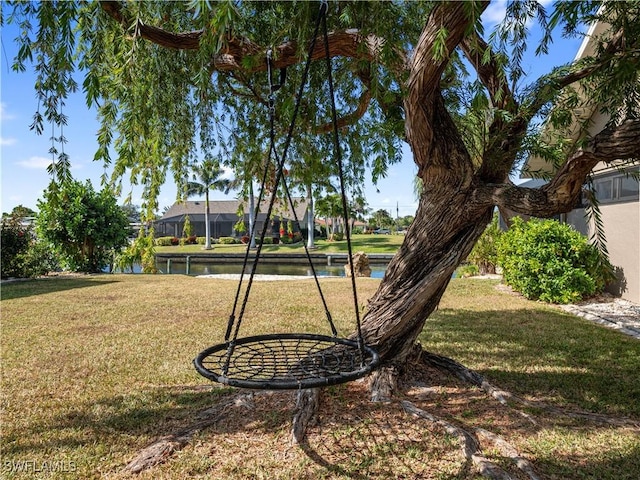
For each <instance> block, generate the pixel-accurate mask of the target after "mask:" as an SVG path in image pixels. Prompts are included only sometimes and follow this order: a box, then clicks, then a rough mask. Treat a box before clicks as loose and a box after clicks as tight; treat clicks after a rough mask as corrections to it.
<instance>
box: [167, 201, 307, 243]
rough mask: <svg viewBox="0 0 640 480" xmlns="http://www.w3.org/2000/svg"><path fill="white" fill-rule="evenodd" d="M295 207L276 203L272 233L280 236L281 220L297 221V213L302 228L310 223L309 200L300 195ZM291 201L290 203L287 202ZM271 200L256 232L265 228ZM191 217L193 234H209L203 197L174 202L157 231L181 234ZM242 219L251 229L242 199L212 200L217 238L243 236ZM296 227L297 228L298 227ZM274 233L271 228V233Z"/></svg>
mask: <svg viewBox="0 0 640 480" xmlns="http://www.w3.org/2000/svg"><path fill="white" fill-rule="evenodd" d="M293 202H294V209H292V208H291V206H290V205H285V204H284V202H276V204H275V205H274V208H273V215H272V218H271V224H272V225H271V232H272V233H273V234H274V235H276V236H277V234H278V230H279V227H280V222H288V221H289V220H291V221H292V222H294V225H295V221H294V213H293V212H294V210H295V214H296V216H297V218H298V220H299V221H300V226H301V228H304V226H305V225H306V224H307V223H306V222H307V211H308V210H307V202H306V199H304V198H301V197H298V198H294V199H293ZM287 203H288V202H287ZM267 209H268V203H267V201H264V202H262V205H261V206H260V208H259V211H258V215H257V219H256V233H257V234H258V233H259V232H261V231H262V228H263V226H264V222H265V221H266V211H267ZM187 216H188V217H189V221H190V223H191V226H192V229H193V234H194V235H196V236H198V237H203V236H204V235H205V202H204V201H203V200H195V201H184V202H176V203H174V204H173V205H172V206H171V207H170V208H169V209H168V210H167V211H166V212H165V213H164V215H163V216H162V217H161V218H160V219H158V220H157V221H156V222H155V232H156V236H158V237H165V236H172V237H181V236H182V232H183V229H184V222H185V219H186V217H187ZM240 220H242V221H243V222H244V224H245V229H246V230H245V231H246V232H248V231H249V205H248V202H246V201H241V200H210V201H209V223H210V230H209V231H210V232H211V236H212V237H213V238H220V237H233V236H238V235H240V233H239V232H237V231H236V230H235V229H234V226H235V225H236V224H237V223H238V222H239V221H240ZM294 228H295V227H294ZM267 233H268V234H269V233H270V232H269V231H268V232H267Z"/></svg>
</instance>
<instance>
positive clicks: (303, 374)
mask: <svg viewBox="0 0 640 480" xmlns="http://www.w3.org/2000/svg"><path fill="white" fill-rule="evenodd" d="M194 362H195V365H196V369H197V370H198V372H199V373H200V374H202V375H203V376H205V377H207V378H209V379H211V380H214V381H216V382H220V383H223V384H226V385H231V386H237V387H244V388H261V389H265V388H266V389H295V388H312V387H322V386H328V385H336V384H339V383H344V382H348V381H351V380H355V379H357V378H360V377H362V376H364V375H366V374H367V373H368V372H370V371H371V370H372V369H373V368H374V367H375V366H376V365H377V363H378V355H377V353H376V352H375V351H374V350H373V349H371V348H369V347H366V346H363V347H361V346H359V345H358V343H357V342H356V341H353V340H348V339H340V338H335V337H328V336H324V335H311V334H278V335H261V336H256V337H247V338H241V339H238V340H236V342H235V345H234V346H233V347H232V349H231V351H230V349H229V343H228V342H227V343H223V344H220V345H216V346H214V347H211V348H209V349H207V350H205V351H203V352H202V353H200V355H198V357H197V358H196V359H195V361H194Z"/></svg>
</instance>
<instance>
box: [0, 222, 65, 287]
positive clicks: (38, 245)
mask: <svg viewBox="0 0 640 480" xmlns="http://www.w3.org/2000/svg"><path fill="white" fill-rule="evenodd" d="M20 220H21V217H17V216H11V217H6V218H3V219H2V227H1V230H2V234H1V239H0V245H2V247H1V248H0V253H1V255H2V258H1V260H0V276H1V277H2V278H6V277H18V278H32V277H37V276H40V275H45V274H47V273H49V272H53V271H56V270H59V269H60V264H59V262H58V256H57V254H56V253H55V251H54V249H52V248H51V246H50V245H49V244H46V243H45V242H42V241H37V240H36V239H35V237H34V235H33V227H31V226H25V225H22V224H21V222H20Z"/></svg>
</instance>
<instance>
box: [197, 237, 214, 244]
mask: <svg viewBox="0 0 640 480" xmlns="http://www.w3.org/2000/svg"><path fill="white" fill-rule="evenodd" d="M206 240H207V237H196V243H197V244H198V245H204V244H205V243H207V242H206ZM210 242H211V244H212V245H213V244H214V239H213V238H212V239H211V240H210Z"/></svg>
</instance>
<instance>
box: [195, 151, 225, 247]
mask: <svg viewBox="0 0 640 480" xmlns="http://www.w3.org/2000/svg"><path fill="white" fill-rule="evenodd" d="M223 173H224V170H222V169H221V168H220V164H219V163H218V162H216V161H214V160H212V159H206V160H205V161H204V162H202V164H201V165H194V166H193V180H192V181H190V182H187V198H188V197H192V196H194V195H204V199H205V200H204V205H205V212H204V225H205V244H204V249H205V250H210V249H211V233H210V228H211V227H210V225H209V190H221V191H223V192H224V193H228V192H229V188H230V187H231V180H229V179H226V178H220V177H221V176H222V174H223Z"/></svg>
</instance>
